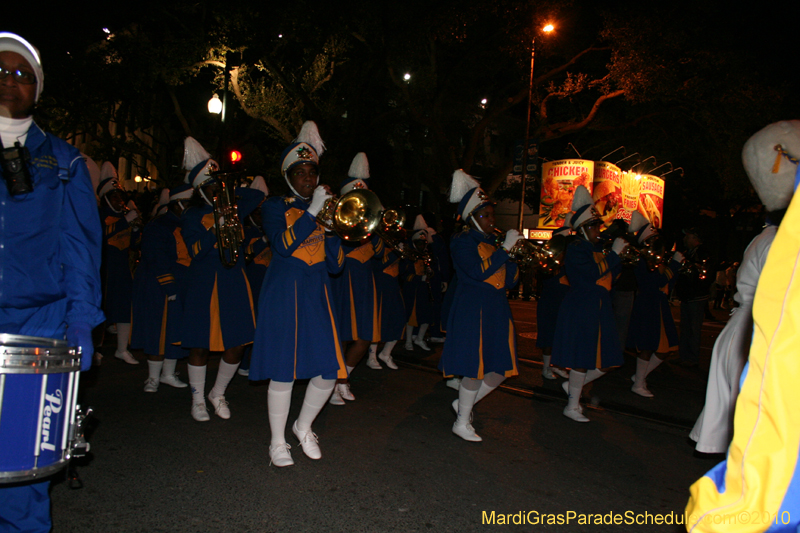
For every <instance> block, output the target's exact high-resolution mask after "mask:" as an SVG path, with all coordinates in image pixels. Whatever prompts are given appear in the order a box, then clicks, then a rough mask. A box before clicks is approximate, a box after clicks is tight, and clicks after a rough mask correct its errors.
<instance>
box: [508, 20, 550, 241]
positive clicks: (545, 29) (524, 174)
mask: <svg viewBox="0 0 800 533" xmlns="http://www.w3.org/2000/svg"><path fill="white" fill-rule="evenodd" d="M554 29H555V27H554V26H553V25H552V24H548V25H546V26H544V27H543V28H542V32H544V33H545V34H548V33H551V32H552V31H553V30H554ZM535 55H536V34H535V33H534V36H533V39H531V76H530V82H529V83H528V118H527V119H526V121H525V144H523V145H522V176H521V177H520V181H521V182H522V194H520V197H519V222H518V223H517V226H518V227H517V230H519V232H520V233H522V232H523V231H522V226H523V221H524V218H525V179H526V178H527V177H528V145H529V144H530V140H531V139H530V132H531V99H532V96H533V60H534V57H535Z"/></svg>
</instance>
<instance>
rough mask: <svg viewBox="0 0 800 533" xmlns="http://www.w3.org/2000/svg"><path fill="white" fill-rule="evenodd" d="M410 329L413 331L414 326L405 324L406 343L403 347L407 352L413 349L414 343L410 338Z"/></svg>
mask: <svg viewBox="0 0 800 533" xmlns="http://www.w3.org/2000/svg"><path fill="white" fill-rule="evenodd" d="M412 331H414V326H406V345H405V349H406V351H407V352H413V351H414V344H413V342H414V341H413V340H412V338H411V332H412Z"/></svg>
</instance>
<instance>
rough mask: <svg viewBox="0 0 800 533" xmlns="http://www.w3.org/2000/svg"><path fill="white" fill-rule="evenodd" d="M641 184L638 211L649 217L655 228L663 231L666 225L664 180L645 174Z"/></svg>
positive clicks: (640, 181) (637, 204)
mask: <svg viewBox="0 0 800 533" xmlns="http://www.w3.org/2000/svg"><path fill="white" fill-rule="evenodd" d="M639 184H640V185H639V199H638V201H637V203H636V209H637V210H638V211H639V212H640V213H641V214H643V215H644V216H645V217H647V220H649V221H650V223H651V224H653V227H654V228H656V229H661V227H662V224H663V223H664V180H663V179H661V178H659V177H658V176H649V175H647V174H645V175H643V176H642V178H641V179H640V180H639Z"/></svg>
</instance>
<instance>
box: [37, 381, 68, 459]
mask: <svg viewBox="0 0 800 533" xmlns="http://www.w3.org/2000/svg"><path fill="white" fill-rule="evenodd" d="M44 399H45V405H44V416H43V417H42V442H41V446H42V449H43V450H47V451H51V452H54V451H56V447H55V444H54V443H53V442H51V441H50V429H51V427H50V424H51V416H52V415H54V414H55V415H57V414H58V413H60V412H61V409H62V408H63V407H64V398H63V394H62V393H61V389H56V391H55V393H54V394H46V395H45V397H44ZM53 429H55V428H53Z"/></svg>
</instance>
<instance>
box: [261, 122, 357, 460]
mask: <svg viewBox="0 0 800 533" xmlns="http://www.w3.org/2000/svg"><path fill="white" fill-rule="evenodd" d="M324 146H325V145H324V144H323V142H322V139H321V138H320V136H319V132H318V131H317V127H316V125H315V124H314V123H313V122H306V123H305V124H304V125H303V128H302V129H301V130H300V135H299V136H298V138H297V139H296V140H295V142H293V143H292V144H290V145H289V146H288V147H287V148H286V150H284V152H283V156H282V158H281V172H282V173H283V175H284V178H285V179H286V183H287V184H288V185H289V188H290V189H291V194H288V195H287V196H283V197H272V198H270V199H269V200H267V202H266V203H265V204H264V208H263V217H264V231H265V233H266V234H267V238H268V239H269V241H270V243H271V244H272V252H273V253H272V261H271V262H270V266H269V268H268V269H267V276H266V278H265V279H264V284H263V286H262V287H261V295H260V296H259V300H260V305H259V308H260V309H261V312H260V313H259V315H258V328H257V329H256V340H255V345H254V347H253V359H252V362H251V366H250V379H251V380H254V381H259V380H265V379H269V380H271V381H270V384H269V393H268V396H267V404H268V410H269V427H270V430H271V432H272V438H271V444H270V447H269V457H270V460H271V464H274V465H275V466H278V467H285V466H290V465H293V464H294V460H293V459H292V456H291V453H290V452H289V449H290V446H289V444H287V443H286V436H285V432H286V421H287V420H288V418H289V407H290V406H291V400H292V387H293V385H294V382H295V380H297V379H310V380H311V381H310V382H309V384H308V388H307V389H306V394H305V398H304V400H303V407H302V408H301V409H300V415H299V416H298V417H297V420H296V421H295V423H294V425H293V426H292V432H293V433H294V435H295V437H297V440H298V441H300V445H301V446H302V448H303V453H305V454H306V455H307V456H308V457H310V458H311V459H320V458H321V457H322V453H321V451H320V449H319V443H318V439H317V435H316V434H315V433H314V432H313V431H312V430H311V424H312V423H313V422H314V419H315V418H316V417H317V415H318V414H319V412H320V411H321V410H322V408H323V407H324V406H325V403H326V402H327V401H328V398H329V397H330V394H331V391H332V390H333V388H334V386H335V384H336V379H337V378H345V377H347V371H346V369H345V364H344V358H343V356H342V352H341V345H340V341H339V331H338V327H337V317H336V314H335V313H336V311H335V302H334V301H333V298H332V290H331V281H330V276H329V273H330V274H337V273H339V272H341V271H342V268H343V267H344V253H343V251H342V245H341V239H340V238H339V237H338V236H337V235H336V234H335V233H333V232H329V231H326V230H325V228H324V227H323V226H322V225H321V224H319V223H318V222H317V219H316V217H317V214H319V212H320V210H321V209H322V207H323V205H324V204H325V200H327V199H328V198H330V197H331V194H330V192H329V191H328V190H327V188H326V187H324V186H320V185H319V172H318V168H319V156H320V155H321V154H322V152H323V150H324Z"/></svg>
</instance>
